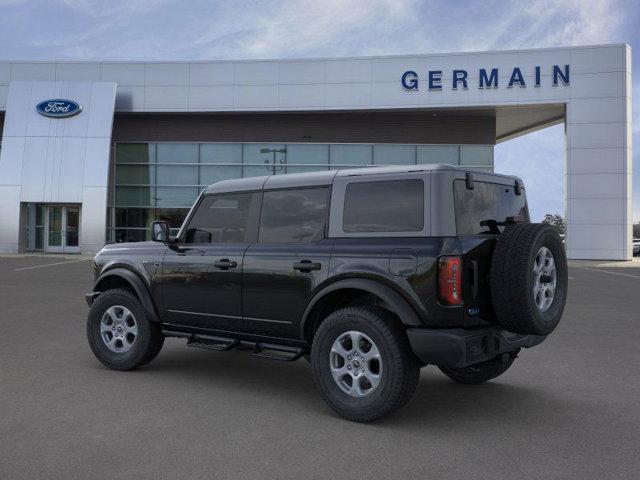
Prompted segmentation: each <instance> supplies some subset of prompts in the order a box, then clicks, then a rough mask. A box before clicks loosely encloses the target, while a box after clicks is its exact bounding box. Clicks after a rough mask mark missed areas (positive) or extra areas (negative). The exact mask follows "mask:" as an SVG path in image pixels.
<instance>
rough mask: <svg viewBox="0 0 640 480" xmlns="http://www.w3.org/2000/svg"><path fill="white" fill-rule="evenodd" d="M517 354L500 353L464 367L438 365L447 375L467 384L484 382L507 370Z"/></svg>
mask: <svg viewBox="0 0 640 480" xmlns="http://www.w3.org/2000/svg"><path fill="white" fill-rule="evenodd" d="M515 358H516V356H515V354H508V353H506V354H504V355H500V356H498V357H496V358H494V359H493V360H489V361H486V362H482V363H478V364H476V365H469V366H468V367H463V368H449V367H438V368H439V369H440V371H441V372H442V373H444V374H445V375H446V376H447V377H449V378H451V379H452V380H455V381H456V382H459V383H464V384H466V385H475V384H477V383H483V382H486V381H488V380H491V379H493V378H496V377H499V376H500V375H502V374H503V373H504V372H506V371H507V370H508V369H509V367H510V366H511V365H512V364H513V361H514V360H515Z"/></svg>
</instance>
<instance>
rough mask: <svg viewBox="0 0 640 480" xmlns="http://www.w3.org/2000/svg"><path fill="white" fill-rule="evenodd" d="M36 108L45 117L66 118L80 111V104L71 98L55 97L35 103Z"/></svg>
mask: <svg viewBox="0 0 640 480" xmlns="http://www.w3.org/2000/svg"><path fill="white" fill-rule="evenodd" d="M36 110H37V111H38V113H39V114H40V115H44V116H45V117H54V118H66V117H73V116H74V115H77V114H78V113H80V112H81V111H82V106H81V105H80V104H78V103H76V102H74V101H72V100H64V99H61V98H56V99H53V100H45V101H44V102H40V103H39V104H38V105H36Z"/></svg>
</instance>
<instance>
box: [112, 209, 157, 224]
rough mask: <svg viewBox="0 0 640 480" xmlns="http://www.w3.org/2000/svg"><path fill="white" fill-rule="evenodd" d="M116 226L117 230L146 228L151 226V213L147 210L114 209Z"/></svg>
mask: <svg viewBox="0 0 640 480" xmlns="http://www.w3.org/2000/svg"><path fill="white" fill-rule="evenodd" d="M115 210H116V211H115V215H116V224H115V226H116V227H118V228H127V227H129V228H131V227H134V228H147V227H150V226H151V222H152V220H153V213H152V210H151V209H147V208H116V209H115Z"/></svg>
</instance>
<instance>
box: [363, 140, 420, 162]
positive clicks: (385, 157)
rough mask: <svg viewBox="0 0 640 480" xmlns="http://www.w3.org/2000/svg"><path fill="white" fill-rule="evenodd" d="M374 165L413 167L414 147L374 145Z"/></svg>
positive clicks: (414, 159)
mask: <svg viewBox="0 0 640 480" xmlns="http://www.w3.org/2000/svg"><path fill="white" fill-rule="evenodd" d="M373 163H374V165H414V164H415V163H416V147H415V145H374V146H373Z"/></svg>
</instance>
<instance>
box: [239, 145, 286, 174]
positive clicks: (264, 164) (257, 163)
mask: <svg viewBox="0 0 640 480" xmlns="http://www.w3.org/2000/svg"><path fill="white" fill-rule="evenodd" d="M261 150H285V146H284V145H282V144H274V143H246V144H245V145H244V149H243V159H242V161H243V163H244V164H245V166H244V168H243V169H242V176H243V177H259V176H262V175H273V174H275V173H284V164H285V162H286V153H285V152H275V154H274V153H273V152H261ZM274 155H275V167H274ZM247 164H253V165H247Z"/></svg>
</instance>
